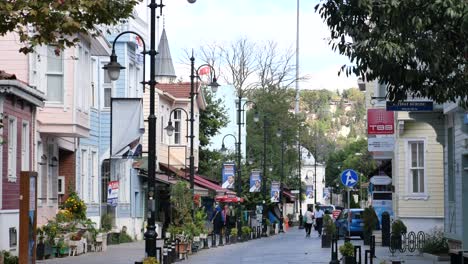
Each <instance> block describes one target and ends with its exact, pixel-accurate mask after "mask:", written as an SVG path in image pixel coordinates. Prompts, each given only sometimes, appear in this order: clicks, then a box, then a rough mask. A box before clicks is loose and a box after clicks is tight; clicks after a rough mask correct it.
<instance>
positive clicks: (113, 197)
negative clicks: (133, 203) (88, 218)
mask: <svg viewBox="0 0 468 264" xmlns="http://www.w3.org/2000/svg"><path fill="white" fill-rule="evenodd" d="M118 199H119V181H110V182H109V184H108V185H107V204H108V205H111V206H114V207H115V206H117V202H118Z"/></svg>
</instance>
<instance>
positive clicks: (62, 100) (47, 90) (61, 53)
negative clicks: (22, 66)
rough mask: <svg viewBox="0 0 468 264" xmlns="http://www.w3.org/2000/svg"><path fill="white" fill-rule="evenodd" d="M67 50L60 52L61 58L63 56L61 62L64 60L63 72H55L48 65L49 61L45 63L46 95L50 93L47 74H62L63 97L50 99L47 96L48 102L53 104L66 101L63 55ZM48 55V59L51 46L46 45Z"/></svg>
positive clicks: (63, 64) (61, 103) (60, 103)
mask: <svg viewBox="0 0 468 264" xmlns="http://www.w3.org/2000/svg"><path fill="white" fill-rule="evenodd" d="M64 53H65V51H64V50H62V51H61V52H60V58H61V62H62V71H61V72H58V71H57V72H53V71H49V67H48V63H47V62H46V64H45V69H46V82H45V85H46V87H45V91H46V95H47V94H48V93H49V87H48V81H47V76H49V75H54V76H59V75H60V76H62V99H61V100H60V101H50V100H48V97H47V98H46V100H47V103H51V104H57V105H63V104H64V103H65V86H64V83H65V63H64V58H63V55H64ZM46 55H47V56H46V57H47V60H48V59H49V56H48V55H49V46H47V47H46Z"/></svg>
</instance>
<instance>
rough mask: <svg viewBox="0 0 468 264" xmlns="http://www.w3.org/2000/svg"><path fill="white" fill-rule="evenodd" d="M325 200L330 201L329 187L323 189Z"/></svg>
mask: <svg viewBox="0 0 468 264" xmlns="http://www.w3.org/2000/svg"><path fill="white" fill-rule="evenodd" d="M323 199H324V200H329V199H330V188H328V187H325V188H323Z"/></svg>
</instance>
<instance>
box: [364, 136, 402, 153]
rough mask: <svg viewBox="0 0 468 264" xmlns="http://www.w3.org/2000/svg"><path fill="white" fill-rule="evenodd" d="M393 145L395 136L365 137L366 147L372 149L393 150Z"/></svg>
mask: <svg viewBox="0 0 468 264" xmlns="http://www.w3.org/2000/svg"><path fill="white" fill-rule="evenodd" d="M394 147H395V138H393V137H375V138H368V139H367V149H368V150H369V151H370V152H372V151H390V152H391V151H393V149H394Z"/></svg>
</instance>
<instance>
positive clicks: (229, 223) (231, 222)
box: [210, 204, 236, 236]
mask: <svg viewBox="0 0 468 264" xmlns="http://www.w3.org/2000/svg"><path fill="white" fill-rule="evenodd" d="M210 219H211V222H212V224H213V232H214V234H215V235H221V234H223V233H224V234H225V235H227V236H229V235H230V234H231V229H232V228H234V227H235V225H236V217H235V215H234V210H233V208H232V206H228V205H225V206H224V208H222V207H221V205H220V204H216V206H215V209H214V211H213V214H212V216H211V218H210ZM223 229H224V232H223Z"/></svg>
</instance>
